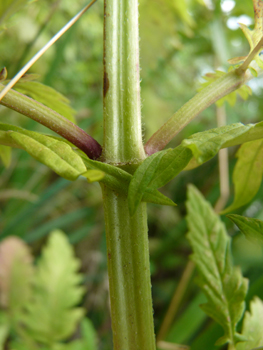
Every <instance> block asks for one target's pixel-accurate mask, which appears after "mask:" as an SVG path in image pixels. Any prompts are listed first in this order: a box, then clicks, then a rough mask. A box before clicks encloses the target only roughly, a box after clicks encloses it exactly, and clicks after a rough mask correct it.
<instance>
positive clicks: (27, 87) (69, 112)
mask: <svg viewBox="0 0 263 350" xmlns="http://www.w3.org/2000/svg"><path fill="white" fill-rule="evenodd" d="M14 89H15V90H17V91H19V92H21V93H22V94H24V95H27V96H29V97H32V98H33V99H34V100H36V101H38V102H40V103H43V104H44V105H45V106H47V107H49V108H51V109H53V110H54V111H56V112H57V113H59V114H61V115H63V117H65V118H67V119H68V120H70V121H71V122H73V123H76V120H75V117H74V115H75V111H74V109H73V108H72V107H71V106H70V101H69V100H68V99H67V98H66V97H65V96H64V95H62V94H61V93H60V92H58V91H57V90H55V89H53V88H52V87H50V86H47V85H44V84H41V83H39V82H37V81H30V80H28V79H24V80H23V79H22V80H21V79H20V81H19V82H18V83H17V84H16V85H15V86H14Z"/></svg>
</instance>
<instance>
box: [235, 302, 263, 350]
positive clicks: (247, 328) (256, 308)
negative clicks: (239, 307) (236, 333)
mask: <svg viewBox="0 0 263 350" xmlns="http://www.w3.org/2000/svg"><path fill="white" fill-rule="evenodd" d="M262 324H263V302H262V300H261V299H259V298H258V297H255V298H254V299H253V300H252V301H251V302H250V312H249V311H246V313H245V317H244V321H243V326H242V335H244V336H245V337H246V338H247V339H248V341H246V342H242V343H239V344H237V350H251V349H254V348H257V349H262V348H258V346H260V345H261V346H262V344H263V332H262Z"/></svg>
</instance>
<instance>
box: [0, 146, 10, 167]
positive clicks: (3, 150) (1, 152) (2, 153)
mask: <svg viewBox="0 0 263 350" xmlns="http://www.w3.org/2000/svg"><path fill="white" fill-rule="evenodd" d="M0 158H1V160H2V162H3V164H4V166H5V167H6V168H8V167H9V165H10V162H11V148H10V147H8V146H3V145H0Z"/></svg>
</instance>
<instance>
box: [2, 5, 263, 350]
mask: <svg viewBox="0 0 263 350" xmlns="http://www.w3.org/2000/svg"><path fill="white" fill-rule="evenodd" d="M24 3H25V2H24ZM178 3H182V7H180V8H178V6H179V5H178ZM227 3H228V5H229V6H230V5H231V4H232V5H234V7H233V8H232V9H231V10H229V11H223V8H226V5H227ZM21 5H22V1H21ZM82 6H83V2H82V1H80V0H76V1H71V0H63V1H59V0H57V1H52V0H45V1H36V2H29V3H27V4H26V6H24V7H23V8H22V7H19V12H17V11H15V12H16V14H15V15H13V16H12V17H11V18H10V20H9V21H8V23H7V26H6V29H5V30H3V31H2V32H1V33H0V52H1V55H0V68H1V67H3V66H6V67H7V70H8V78H11V77H12V76H13V75H14V74H16V73H17V71H18V70H19V69H20V68H21V67H22V66H23V65H24V64H25V63H26V62H27V61H28V60H29V59H30V58H31V57H32V56H33V55H34V54H35V53H36V52H37V51H38V50H39V49H40V48H41V47H42V46H43V45H44V44H45V43H46V42H47V41H48V40H49V39H50V38H51V37H52V36H53V35H54V34H55V33H56V32H57V31H58V30H59V29H60V28H61V27H62V26H63V25H64V24H65V23H66V22H67V21H68V20H69V19H70V18H71V17H72V16H74V15H75V14H76V13H77V12H78V11H79V10H80V9H81V7H82ZM139 10H140V35H141V41H140V44H141V52H140V56H141V68H142V70H141V77H142V82H141V91H142V111H143V123H144V137H145V139H148V138H149V136H150V135H151V134H152V133H153V132H155V131H156V130H157V129H158V127H160V126H161V125H162V124H163V122H164V121H165V120H166V119H167V118H169V117H170V116H171V115H172V114H173V113H174V112H175V111H176V110H177V109H178V108H179V107H181V106H182V104H183V103H184V102H186V101H188V100H189V99H190V98H191V97H192V96H193V95H194V94H195V92H196V90H197V88H198V87H199V85H200V81H201V76H203V75H204V74H206V73H207V72H213V71H215V69H224V70H227V68H228V66H229V65H228V64H227V59H230V58H232V57H236V56H244V55H246V54H247V53H248V52H249V47H248V43H247V41H246V39H245V37H244V36H243V34H242V32H241V30H238V29H231V28H234V25H235V24H236V23H237V22H238V21H240V22H242V21H244V20H248V21H249V20H250V23H252V22H253V20H252V18H253V4H252V1H250V0H236V1H234V0H233V1H230V0H225V1H223V0H222V1H220V0H210V1H208V0H207V1H204V2H203V1H201V0H200V1H196V0H189V1H180V2H179V1H175V0H152V1H146V0H142V1H141V3H140V8H139ZM244 14H245V15H246V16H245V17H240V16H243V15H244ZM102 57H103V4H102V2H101V1H98V3H96V4H95V5H94V6H93V7H92V8H91V9H90V10H89V11H88V12H87V13H86V14H85V15H84V17H83V18H81V19H80V21H79V22H78V23H77V24H76V25H74V26H73V27H72V28H71V29H70V30H69V31H68V32H67V33H66V34H65V35H64V36H63V37H62V38H61V39H60V40H59V41H58V42H57V43H56V44H55V45H54V46H53V47H52V48H51V49H49V51H48V52H47V53H46V54H45V55H44V56H43V57H42V58H41V59H40V60H39V61H38V62H37V63H36V64H35V65H34V66H33V67H32V68H31V70H30V72H31V73H37V74H39V76H40V78H39V81H40V82H42V83H45V84H47V85H49V86H51V87H53V88H54V89H56V90H58V91H59V92H61V93H62V94H64V95H65V96H66V97H67V98H68V99H69V100H70V101H71V106H72V108H73V109H74V110H76V120H77V123H78V125H79V126H81V127H82V128H83V129H84V130H86V131H87V132H88V133H89V134H91V135H92V136H93V137H94V138H96V139H97V140H98V141H99V142H101V143H102V141H103V130H102V71H103V65H102ZM262 86H263V84H262V79H257V80H253V81H251V84H250V87H251V88H252V91H253V95H252V96H251V97H249V99H248V100H247V101H245V102H244V101H242V100H241V99H238V100H237V103H236V105H235V106H234V107H231V106H229V105H228V104H225V106H224V108H225V111H226V116H227V123H228V124H230V123H235V122H243V123H250V122H257V121H261V120H262V112H261V111H262V110H263V98H262V93H263V91H262ZM0 119H1V122H7V123H10V124H15V125H19V126H22V127H24V128H27V129H30V130H36V131H45V132H46V129H45V128H44V127H43V126H41V125H39V124H37V123H35V122H33V121H31V120H28V119H26V117H24V116H21V115H19V114H17V113H15V112H12V111H10V110H7V109H5V108H3V107H0ZM216 125H217V121H216V107H215V106H211V107H210V108H208V109H207V110H206V111H204V112H203V113H202V114H201V115H200V116H199V117H198V119H197V120H196V121H193V122H192V123H191V124H190V125H188V126H187V127H186V128H185V129H184V130H183V131H182V132H181V133H180V134H179V135H178V136H177V138H176V139H175V140H174V141H172V143H171V146H176V145H178V144H179V143H180V142H181V141H182V139H183V138H185V137H187V136H189V135H191V134H192V133H194V132H198V131H204V130H207V129H209V128H213V127H216ZM235 151H236V149H230V150H229V154H230V174H231V176H232V172H233V168H234V164H235V162H236V160H235V159H234V154H235ZM6 159H7V160H6V161H5V162H6V164H7V163H8V155H7V156H6ZM0 175H1V177H0V230H1V232H2V235H3V237H6V236H8V235H17V236H19V237H21V238H23V239H24V240H25V241H26V242H28V243H30V244H31V246H32V251H33V254H34V255H35V256H36V257H38V255H39V252H40V249H41V247H42V245H43V243H44V242H45V240H46V237H47V235H48V234H49V232H50V231H51V230H52V229H58V228H59V229H63V230H64V231H65V233H66V234H67V236H68V238H69V240H70V242H71V243H72V244H74V247H75V250H76V254H77V256H78V257H79V259H81V262H82V268H81V271H82V273H83V274H84V276H85V277H84V280H85V288H86V294H85V296H84V302H83V305H82V306H83V307H85V309H86V313H87V315H88V317H89V318H90V319H91V320H92V322H93V324H94V326H95V328H96V330H97V332H98V337H99V341H100V343H99V349H103V350H109V349H112V343H111V333H110V315H109V305H108V283H107V266H106V265H107V263H106V261H107V260H106V240H105V235H104V223H103V210H102V205H101V204H102V201H101V193H100V188H99V185H98V184H88V183H87V182H86V180H85V179H82V178H79V179H78V180H77V181H75V182H73V183H71V182H69V181H67V180H65V179H61V178H59V177H58V176H57V175H56V174H54V173H53V172H52V171H50V170H48V169H47V168H46V167H45V166H44V165H41V164H39V163H38V162H37V161H36V160H34V159H32V158H31V157H30V156H29V155H28V154H26V153H25V152H23V151H22V150H15V151H13V152H12V159H11V163H10V165H9V167H7V168H5V167H4V166H3V165H2V164H1V165H0ZM188 183H194V184H195V185H196V186H197V187H198V188H199V189H200V190H201V192H202V193H204V194H205V197H206V198H207V199H208V200H209V201H210V202H211V203H212V204H215V203H216V201H217V199H218V197H219V180H218V163H217V158H213V159H212V160H210V161H209V162H208V163H206V164H204V165H203V166H201V167H199V168H197V169H194V170H191V171H188V172H183V173H181V174H180V175H179V176H177V177H176V178H175V179H174V180H173V181H172V182H171V183H170V184H168V185H167V186H166V187H165V188H164V189H163V193H164V194H166V195H167V196H168V197H170V198H171V199H173V200H174V201H175V202H176V203H177V204H178V206H177V207H176V208H170V207H160V206H156V205H152V204H150V205H149V206H148V212H149V239H150V252H151V268H152V285H153V286H152V291H153V302H154V312H155V313H154V315H155V325H156V332H157V333H158V330H159V329H160V326H161V323H162V320H163V318H164V316H165V314H166V311H167V308H168V305H169V303H170V301H171V298H172V296H173V294H174V291H175V289H176V287H177V286H178V282H179V280H180V278H181V276H182V273H183V270H184V268H185V266H186V264H187V261H188V256H189V254H190V253H191V249H190V247H189V244H188V242H187V241H186V239H185V233H186V229H187V228H186V222H185V219H184V216H185V204H184V203H185V199H186V186H187V184H188ZM262 198H263V186H262V185H261V187H260V189H259V192H258V193H257V195H256V197H255V199H254V201H253V202H252V203H249V204H247V205H246V206H244V207H242V208H241V209H238V210H237V211H236V213H237V214H240V215H242V214H244V215H246V216H253V217H254V218H258V219H261V220H262V219H263V206H262ZM232 201H233V188H232V191H231V198H229V202H228V204H230V203H231V202H232ZM222 219H223V221H225V223H226V225H227V228H228V232H229V233H230V235H231V236H232V237H233V252H234V259H235V263H236V264H239V265H240V266H241V268H242V271H243V275H244V276H245V277H248V278H249V279H250V289H249V292H248V296H247V301H249V300H251V299H252V298H253V296H254V295H258V296H259V297H261V298H263V292H262V291H263V288H262V286H263V278H262V272H263V268H262V266H263V264H262V254H261V251H259V250H258V249H257V247H255V246H254V245H253V244H250V243H248V242H247V241H246V240H245V238H244V237H243V236H242V235H241V233H240V232H239V230H238V229H237V228H236V227H235V226H234V225H233V224H232V223H231V222H230V220H228V219H226V218H225V217H222ZM203 300H204V296H203V295H202V294H201V292H200V291H199V289H198V288H197V286H196V284H195V283H194V277H193V278H191V281H190V283H189V286H188V288H187V290H186V293H185V295H184V297H183V300H182V304H181V306H180V308H179V310H178V314H177V316H176V318H175V320H174V323H173V325H172V326H171V328H170V330H169V332H168V334H167V338H166V340H167V341H171V342H175V343H184V344H189V345H191V349H192V350H194V349H197V350H199V349H209V350H215V349H218V347H215V346H214V343H215V340H216V339H218V338H219V337H220V336H221V335H222V330H221V328H220V326H217V325H215V324H214V323H213V322H212V321H211V320H210V319H208V318H207V317H206V316H205V315H204V314H203V312H202V310H201V309H200V308H199V307H198V305H199V304H200V303H201V302H203ZM189 315H190V319H191V322H189ZM182 329H183V330H184V332H182ZM186 330H187V331H186ZM222 349H224V348H222Z"/></svg>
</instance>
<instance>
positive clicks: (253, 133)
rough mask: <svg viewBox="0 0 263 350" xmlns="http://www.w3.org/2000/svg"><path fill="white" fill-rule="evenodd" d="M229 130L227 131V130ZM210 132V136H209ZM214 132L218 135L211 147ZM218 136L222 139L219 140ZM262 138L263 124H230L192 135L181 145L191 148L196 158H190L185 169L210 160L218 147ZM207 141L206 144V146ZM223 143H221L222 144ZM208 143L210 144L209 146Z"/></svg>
mask: <svg viewBox="0 0 263 350" xmlns="http://www.w3.org/2000/svg"><path fill="white" fill-rule="evenodd" d="M228 128H229V129H228ZM231 128H233V134H232V135H231ZM210 132H211V135H209V134H210ZM213 132H215V135H214V136H215V137H217V136H216V134H218V136H219V139H216V142H217V144H215V145H213V137H214V136H212V134H213ZM224 132H226V136H227V137H226V138H224V137H225V136H224ZM220 135H221V136H222V139H221V140H220ZM210 136H212V137H211V139H210ZM262 138H263V122H260V123H257V124H247V125H243V124H241V123H237V124H230V125H227V126H223V127H220V128H216V129H211V130H207V131H204V132H199V133H196V134H193V135H192V136H190V137H189V138H188V139H185V140H184V141H183V142H182V144H181V145H185V146H186V147H189V148H191V150H192V151H193V153H194V156H195V157H196V158H192V159H191V160H190V162H189V164H188V165H187V167H186V169H184V170H190V169H193V168H196V167H197V166H199V165H201V164H203V163H204V162H206V161H207V160H209V159H211V158H212V157H213V156H214V155H215V154H216V153H217V152H218V151H219V149H218V147H219V145H220V144H221V146H220V149H221V148H225V147H232V146H236V145H240V144H243V143H247V142H250V141H255V140H260V139H262ZM206 141H208V144H206ZM218 142H219V144H218ZM222 142H223V143H222ZM209 143H210V144H209Z"/></svg>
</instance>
